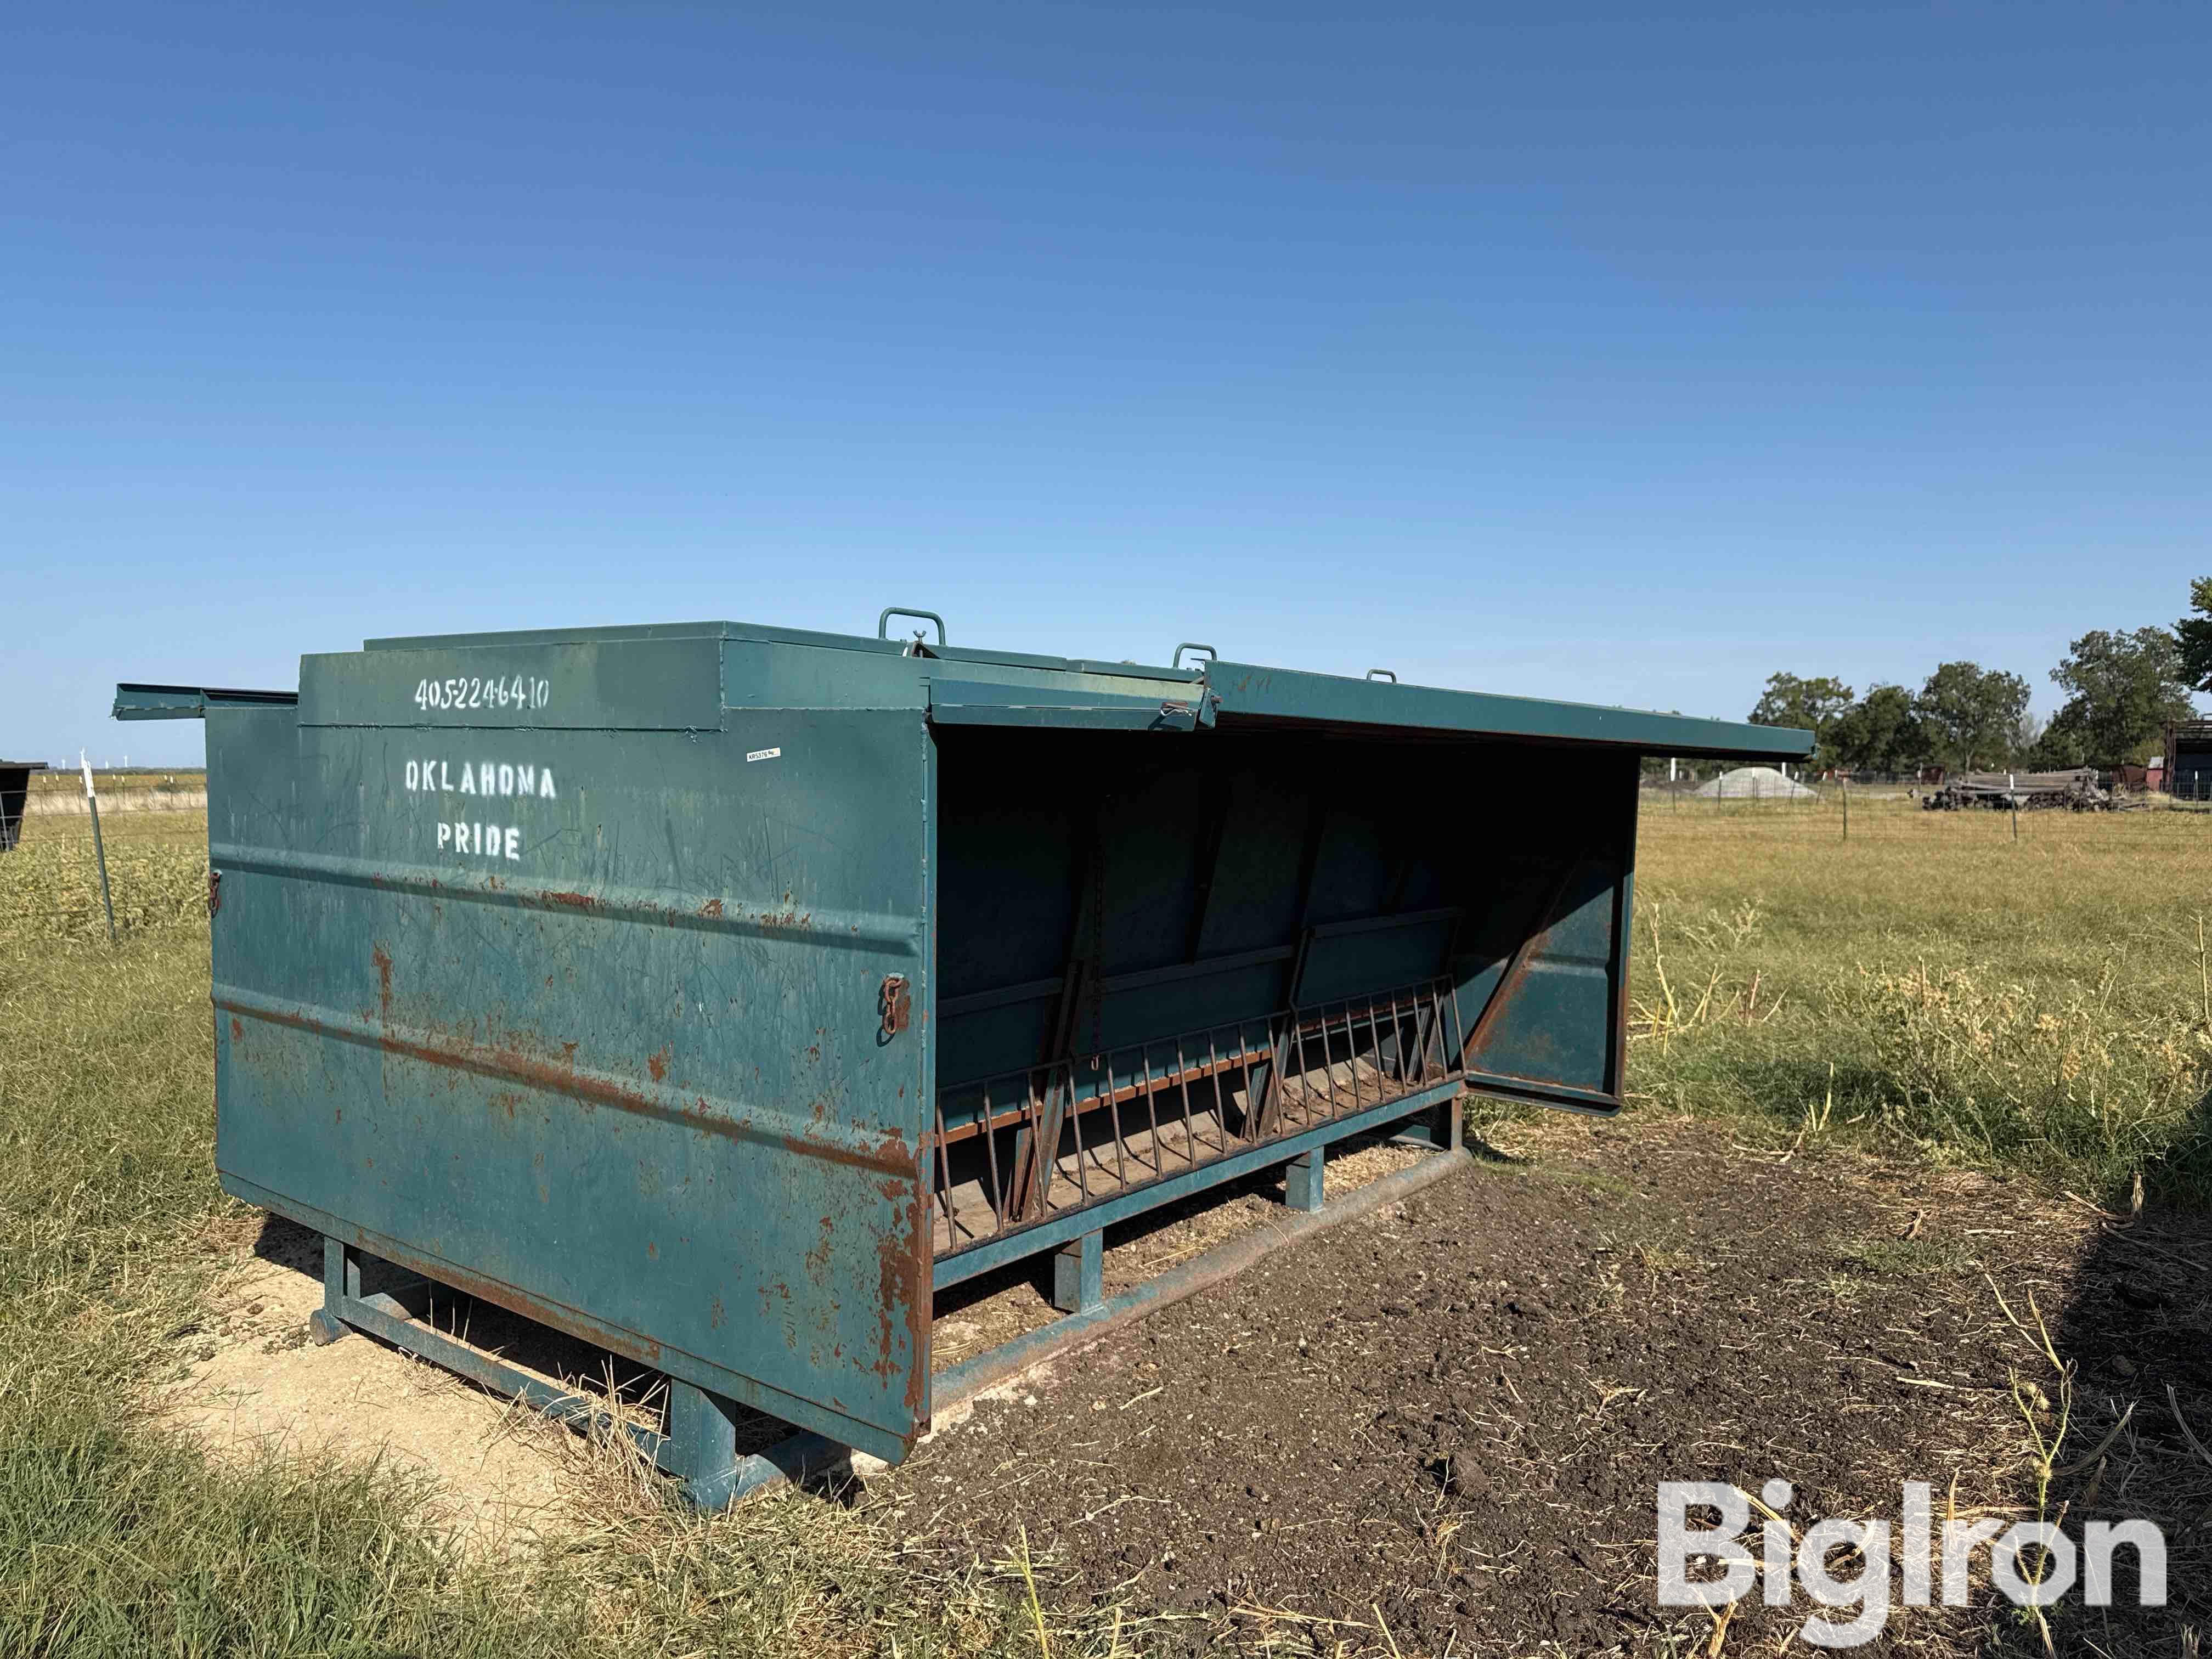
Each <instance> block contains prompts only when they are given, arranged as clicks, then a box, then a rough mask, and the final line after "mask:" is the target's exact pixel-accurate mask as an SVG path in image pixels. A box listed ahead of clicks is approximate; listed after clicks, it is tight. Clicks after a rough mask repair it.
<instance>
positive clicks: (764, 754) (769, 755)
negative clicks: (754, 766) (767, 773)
mask: <svg viewBox="0 0 2212 1659" xmlns="http://www.w3.org/2000/svg"><path fill="white" fill-rule="evenodd" d="M782 753H783V750H781V749H755V750H750V751H749V752H748V753H747V754H746V756H745V758H746V759H747V760H748V761H757V760H774V759H775V758H776V757H778V756H780V755H781V754H782Z"/></svg>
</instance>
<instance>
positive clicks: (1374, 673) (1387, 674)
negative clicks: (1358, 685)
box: [1367, 668, 1398, 685]
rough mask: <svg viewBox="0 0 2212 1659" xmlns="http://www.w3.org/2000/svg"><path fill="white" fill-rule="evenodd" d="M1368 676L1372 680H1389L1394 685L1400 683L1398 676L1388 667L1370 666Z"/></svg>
mask: <svg viewBox="0 0 2212 1659" xmlns="http://www.w3.org/2000/svg"><path fill="white" fill-rule="evenodd" d="M1367 678H1369V679H1370V680H1388V681H1389V682H1390V684H1393V685H1395V684H1397V683H1398V677H1397V676H1396V675H1395V674H1394V673H1392V672H1391V671H1389V669H1387V668H1370V669H1369V670H1368V671H1367Z"/></svg>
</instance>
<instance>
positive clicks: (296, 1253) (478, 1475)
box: [155, 1218, 578, 1548]
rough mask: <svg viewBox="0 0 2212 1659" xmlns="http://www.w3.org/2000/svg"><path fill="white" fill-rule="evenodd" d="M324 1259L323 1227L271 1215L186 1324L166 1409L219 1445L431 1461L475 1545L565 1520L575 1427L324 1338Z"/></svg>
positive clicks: (391, 1357)
mask: <svg viewBox="0 0 2212 1659" xmlns="http://www.w3.org/2000/svg"><path fill="white" fill-rule="evenodd" d="M322 1269H323V1262H322V1239H321V1237H320V1236H319V1234H315V1233H311V1232H308V1231H306V1230H305V1229H304V1228H299V1227H295V1226H293V1225H291V1224H290V1223H289V1222H285V1221H281V1220H277V1219H275V1218H270V1220H268V1221H267V1222H266V1223H264V1225H263V1227H262V1228H261V1230H260V1232H259V1235H258V1238H257V1239H256V1240H255V1241H254V1242H253V1247H252V1252H251V1253H249V1254H244V1255H242V1256H241V1259H240V1261H239V1263H238V1265H237V1266H236V1267H235V1268H234V1270H233V1271H232V1272H230V1273H228V1274H226V1275H225V1276H224V1278H223V1279H222V1282H221V1284H220V1285H219V1286H218V1288H217V1290H216V1293H215V1294H214V1295H213V1296H212V1297H210V1299H209V1302H208V1304H207V1308H206V1311H205V1313H204V1316H203V1317H202V1319H201V1321H200V1322H199V1325H198V1327H197V1328H196V1329H193V1330H191V1331H188V1332H186V1333H185V1334H183V1337H182V1339H181V1352H180V1354H179V1358H180V1362H181V1364H182V1375H181V1376H179V1377H178V1378H177V1379H175V1380H174V1381H173V1382H171V1383H168V1384H167V1385H166V1386H164V1387H163V1388H162V1389H161V1390H160V1391H159V1393H158V1395H156V1398H155V1412H156V1414H157V1415H158V1416H159V1417H160V1418H161V1419H162V1420H164V1421H166V1422H167V1423H170V1424H172V1425H175V1426H176V1427H179V1428H181V1429H183V1430H185V1431H187V1432H189V1433H191V1434H193V1435H194V1436H196V1437H198V1438H199V1439H200V1440H201V1441H202V1442H203V1443H206V1444H207V1445H209V1446H210V1447H212V1448H214V1449H216V1450H217V1451H218V1452H239V1451H243V1450H246V1449H251V1448H253V1447H257V1446H259V1445H264V1444H270V1445H275V1446H277V1447H281V1448H283V1449H296V1450H309V1451H313V1450H331V1449H334V1450H337V1451H341V1452H344V1453H347V1454H350V1455H358V1456H377V1457H383V1458H386V1459H388V1460H390V1461H392V1462H395V1463H397V1464H398V1465H399V1466H400V1467H402V1468H410V1469H416V1470H420V1471H422V1472H424V1473H426V1474H428V1475H430V1476H431V1477H432V1478H433V1479H434V1480H435V1482H436V1485H437V1488H438V1491H439V1492H440V1493H441V1498H439V1500H438V1501H437V1502H436V1504H435V1505H434V1509H433V1515H434V1517H435V1519H437V1520H439V1521H441V1522H443V1523H444V1524H446V1525H448V1526H450V1527H453V1528H455V1529H457V1530H458V1531H459V1533H461V1534H462V1535H463V1536H465V1538H467V1539H468V1540H469V1541H471V1542H472V1543H475V1544H479V1545H482V1546H484V1547H494V1548H496V1547H510V1546H513V1545H516V1544H519V1543H520V1542H522V1541H526V1540H528V1539H530V1538H532V1537H534V1536H544V1535H550V1534H555V1533H557V1532H559V1531H561V1530H562V1528H563V1525H564V1516H565V1515H566V1513H567V1508H566V1505H565V1504H564V1501H563V1500H564V1498H565V1497H566V1496H567V1494H568V1484H567V1483H568V1480H569V1479H570V1477H571V1475H572V1474H573V1473H574V1467H575V1461H576V1457H575V1455H576V1452H577V1449H578V1448H577V1447H575V1446H574V1445H573V1444H572V1443H571V1440H572V1437H570V1436H569V1435H568V1433H567V1431H563V1430H560V1429H557V1428H555V1427H553V1426H552V1425H549V1424H547V1423H546V1422H545V1421H544V1419H542V1418H539V1417H537V1416H536V1415H534V1414H532V1413H526V1412H521V1411H518V1410H516V1409H514V1408H513V1407H511V1406H509V1405H508V1404H507V1402H505V1401H498V1400H495V1399H494V1398H492V1397H491V1396H489V1395H485V1394H483V1393H482V1392H481V1391H479V1390H477V1389H471V1388H470V1387H469V1386H468V1385H467V1384H465V1383H462V1382H460V1381H459V1379H457V1378H455V1377H453V1376H451V1375H450V1374H449V1373H447V1372H446V1371H443V1370H439V1369H437V1368H436V1367H435V1366H431V1365H426V1364H422V1363H421V1362H420V1361H418V1360H416V1359H412V1358H409V1357H408V1356H407V1355H405V1354H403V1353H401V1352H398V1350H397V1349H394V1348H390V1347H387V1346H385V1345H383V1344H382V1343H380V1342H375V1341H372V1340H369V1339H368V1338H366V1337H361V1336H349V1337H347V1338H345V1339H344V1340H341V1341H338V1342H335V1343H332V1344H331V1345H330V1346H327V1347H317V1346H314V1345H313V1344H312V1343H311V1342H309V1341H308V1340H307V1316H308V1315H309V1314H311V1313H313V1311H314V1310H316V1309H317V1308H319V1307H320V1306H321V1305H322V1300H323V1291H322Z"/></svg>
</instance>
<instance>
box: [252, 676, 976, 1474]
mask: <svg viewBox="0 0 2212 1659" xmlns="http://www.w3.org/2000/svg"><path fill="white" fill-rule="evenodd" d="M415 657H416V653H395V658H396V659H398V660H399V661H401V662H402V663H403V664H404V667H405V668H406V670H407V671H408V672H409V674H410V675H411V674H412V671H414V669H415V668H416V667H417V666H418V663H417V662H416V660H415ZM413 689H414V681H413V679H412V678H407V679H406V681H405V683H404V684H400V683H398V682H394V683H393V684H392V686H391V687H389V688H388V691H389V694H390V696H391V698H392V701H393V702H394V703H395V704H397V705H398V707H399V708H402V709H404V710H406V711H408V712H410V714H411V710H412V704H411V696H412V692H413ZM345 696H347V697H348V698H350V699H354V700H355V702H354V703H353V704H350V705H349V708H351V709H352V712H355V713H359V712H362V711H361V709H360V708H359V700H360V699H362V698H364V697H367V696H369V693H368V691H365V690H363V689H362V684H361V681H360V678H359V676H358V675H356V676H355V677H353V678H350V679H349V681H348V683H347V685H346V687H345ZM324 702H325V706H326V707H328V706H331V705H330V704H329V701H328V699H325V700H324ZM208 737H209V762H210V840H211V842H212V856H213V860H214V864H215V867H216V869H217V870H218V871H219V872H221V877H222V884H221V888H220V894H221V900H222V903H221V908H220V910H219V912H218V913H217V915H216V917H215V919H214V922H213V936H214V951H215V981H216V991H215V997H216V1005H217V1006H218V1007H219V1008H220V1009H221V1010H222V1016H223V1017H222V1018H221V1019H219V1020H218V1022H217V1134H216V1142H217V1161H218V1164H219V1167H220V1169H221V1171H222V1175H223V1176H224V1178H225V1181H226V1184H228V1185H229V1186H230V1187H231V1188H232V1189H233V1190H234V1191H238V1192H240V1193H241V1194H256V1195H259V1196H257V1198H256V1201H265V1202H269V1203H270V1204H271V1205H272V1206H273V1207H276V1208H279V1209H282V1210H284V1211H286V1212H288V1213H292V1214H294V1215H295V1216H296V1217H298V1218H301V1219H304V1220H307V1221H308V1225H319V1224H317V1223H316V1222H315V1221H314V1220H313V1217H315V1216H321V1217H325V1218H331V1219H332V1222H333V1225H336V1226H337V1227H338V1228H339V1229H340V1230H341V1231H342V1232H343V1236H345V1237H349V1238H353V1239H356V1240H359V1241H362V1242H364V1243H365V1247H366V1248H368V1249H373V1250H375V1251H376V1253H377V1254H379V1255H392V1257H393V1259H398V1260H408V1261H414V1262H416V1263H419V1264H421V1266H422V1271H426V1272H428V1273H431V1274H432V1275H433V1276H434V1277H436V1278H438V1279H441V1280H442V1281H443V1282H445V1283H447V1284H449V1285H453V1286H454V1287H455V1288H457V1289H460V1290H464V1291H467V1292H468V1293H469V1294H471V1295H477V1296H481V1297H483V1298H484V1299H486V1300H488V1301H491V1302H494V1303H496V1304H499V1305H501V1306H503V1307H507V1308H510V1309H512V1310H514V1311H516V1312H519V1313H522V1314H524V1315H526V1316H528V1317H531V1318H536V1319H541V1320H543V1321H544V1322H546V1323H549V1324H551V1325H554V1326H556V1328H562V1329H566V1330H569V1331H572V1332H574V1333H575V1334H579V1335H581V1336H585V1337H586V1338H587V1339H588V1340H596V1341H600V1342H602V1343H604V1344H605V1346H610V1347H612V1348H615V1349H616V1350H617V1351H618V1352H625V1353H629V1354H630V1355H632V1356H633V1357H635V1358H640V1359H641V1360H642V1361H644V1362H645V1363H647V1364H663V1365H665V1367H666V1368H667V1369H669V1370H671V1373H675V1372H678V1371H680V1370H682V1369H683V1368H684V1365H685V1364H690V1366H691V1369H693V1370H702V1371H703V1373H704V1374H703V1376H702V1379H701V1380H702V1386H716V1380H718V1379H719V1380H720V1391H721V1392H725V1393H729V1394H731V1395H732V1397H737V1398H743V1399H747V1400H749V1401H773V1402H775V1403H774V1404H773V1405H764V1406H763V1409H773V1410H775V1411H776V1412H777V1413H778V1414H779V1415H781V1416H783V1417H785V1418H786V1419H787V1420H789V1421H791V1422H793V1423H794V1424H796V1425H799V1426H802V1427H806V1428H811V1429H816V1430H817V1431H821V1432H823V1433H825V1434H830V1435H834V1436H836V1437H837V1438H839V1439H841V1440H842V1441H843V1442H844V1443H848V1444H852V1445H856V1446H861V1447H863V1448H865V1449H870V1450H873V1451H876V1452H877V1453H878V1455H888V1456H897V1455H902V1452H903V1449H904V1448H905V1447H906V1446H907V1445H908V1444H910V1443H911V1441H912V1439H913V1437H915V1435H916V1434H918V1433H919V1432H920V1431H921V1429H922V1427H923V1425H925V1424H926V1422H927V1405H928V1392H927V1389H928V1356H927V1342H928V1335H927V1333H928V1318H929V1297H930V1290H929V1282H928V1278H927V1216H928V1212H927V1192H926V1188H925V1187H924V1185H923V1182H922V1177H921V1170H920V1167H919V1164H918V1158H919V1155H920V1151H921V1140H922V1133H921V1131H922V1120H923V1109H922V1102H923V1101H924V1099H925V1098H926V1097H927V1085H928V1080H929V1075H930V1073H929V1063H928V1048H927V1044H926V1043H925V1042H923V1041H921V1034H920V1033H919V1032H918V1031H916V1030H912V1029H908V1030H905V1031H902V1032H900V1033H898V1034H896V1035H895V1036H892V1037H890V1039H888V1040H884V1039H882V1036H881V1031H880V1026H881V1010H880V1006H879V998H880V996H881V993H882V987H883V984H884V980H885V979H886V977H889V976H891V975H902V976H904V977H905V978H906V979H907V980H908V982H909V984H911V985H914V986H916V987H921V989H922V990H923V992H924V993H925V994H926V989H927V975H928V968H929V964H928V961H927V953H926V952H925V951H924V949H923V945H922V939H923V917H924V915H925V912H926V906H927V868H926V864H927V860H926V847H927V817H926V805H927V801H928V799H929V793H930V787H931V781H930V775H931V772H932V769H933V757H932V754H931V750H930V748H929V745H928V742H927V733H926V732H925V731H924V729H923V727H922V726H921V722H920V721H919V720H917V719H915V718H914V717H913V716H911V715H906V714H899V713H896V712H890V711H883V712H869V711H811V712H807V713H804V714H798V713H793V714H771V715H763V714H747V713H744V712H733V713H732V714H730V715H729V717H728V719H727V722H726V729H725V730H723V731H720V732H712V733H704V732H658V731H635V730H633V731H626V732H612V731H602V730H596V729H590V730H587V729H577V728H562V729H539V728H520V729H515V730H511V731H496V732H488V731H485V730H483V729H466V730H462V731H459V732H442V731H434V732H425V731H422V730H411V729H410V730H407V731H399V732H384V731H379V730H375V729H373V728H363V727H311V726H300V725H298V724H296V723H295V720H293V719H292V717H291V714H290V711H289V710H284V711H246V710H238V711H231V710H218V711H216V712H215V713H214V714H211V715H210V720H209V733H208ZM779 748H780V749H781V750H782V755H781V757H780V758H781V765H779V764H777V763H775V762H767V763H763V762H759V761H751V762H749V761H748V760H747V759H746V756H747V755H748V754H749V753H758V752H759V751H762V750H770V749H779ZM464 768H465V769H466V773H467V776H468V779H469V781H470V783H471V785H473V786H474V787H473V788H472V789H471V790H469V791H464V790H463V789H462V788H461V787H460V784H461V780H462V776H463V772H464ZM525 768H527V769H530V777H531V791H530V793H527V794H526V793H523V789H522V787H521V782H520V777H521V773H522V769H525ZM410 775H411V777H412V780H413V782H414V786H415V787H411V788H410V787H409V782H410ZM510 777H511V778H512V779H513V781H512V782H511V783H510V782H509V781H508V780H509V778H510ZM426 778H428V779H429V780H432V782H431V783H430V784H429V785H428V787H426V784H425V780H426ZM487 779H489V781H490V787H491V789H492V791H493V793H491V794H490V795H489V796H487V795H486V794H485V793H484V788H485V781H486V780H487ZM549 780H550V781H549ZM449 784H450V786H451V787H448V785H449ZM466 823H474V824H480V825H482V826H484V827H482V828H478V829H474V830H473V831H471V833H470V834H468V835H467V836H462V835H461V834H460V832H459V828H458V827H457V826H459V825H462V824H466ZM856 823H866V824H867V825H868V826H869V830H868V833H867V834H866V836H854V834H853V833H852V826H853V825H854V824H856ZM508 829H513V830H514V831H515V832H516V833H515V835H514V836H513V847H512V852H510V838H509V836H507V830H508ZM371 1240H374V1241H380V1242H381V1243H373V1242H368V1241H371ZM679 1357H688V1359H685V1358H679ZM729 1379H741V1380H742V1383H743V1386H742V1387H740V1385H739V1383H738V1382H737V1381H732V1380H729Z"/></svg>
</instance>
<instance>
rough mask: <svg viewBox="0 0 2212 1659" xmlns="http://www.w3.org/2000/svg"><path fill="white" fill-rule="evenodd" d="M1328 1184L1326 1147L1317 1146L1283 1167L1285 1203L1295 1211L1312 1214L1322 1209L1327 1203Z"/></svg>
mask: <svg viewBox="0 0 2212 1659" xmlns="http://www.w3.org/2000/svg"><path fill="white" fill-rule="evenodd" d="M1327 1185H1328V1148H1327V1147H1326V1146H1316V1147H1315V1148H1314V1149H1313V1150H1312V1151H1311V1152H1306V1153H1304V1154H1303V1155H1301V1156H1299V1157H1297V1158H1292V1159H1291V1161H1290V1162H1289V1163H1288V1164H1285V1165H1284V1166H1283V1202H1284V1203H1285V1205H1287V1206H1290V1207H1291V1209H1293V1210H1304V1211H1306V1212H1308V1213H1311V1212H1313V1211H1316V1210H1318V1209H1319V1208H1321V1206H1322V1204H1323V1203H1324V1202H1326V1199H1325V1197H1324V1195H1323V1189H1324V1188H1326V1187H1327Z"/></svg>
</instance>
